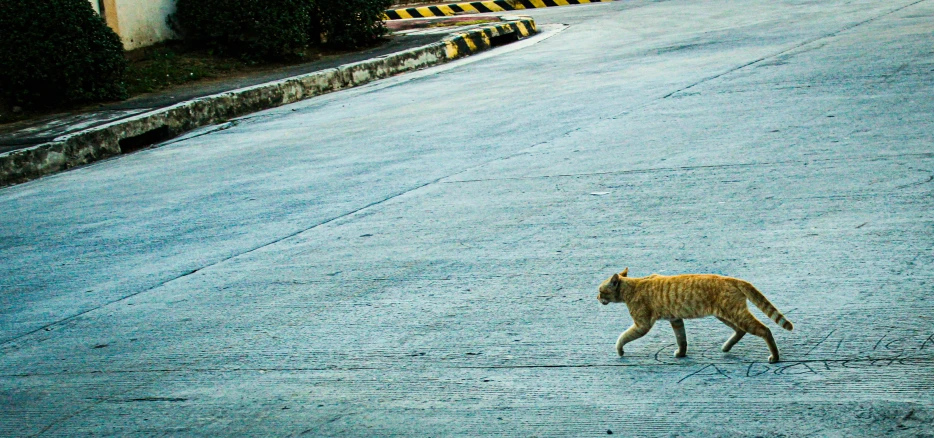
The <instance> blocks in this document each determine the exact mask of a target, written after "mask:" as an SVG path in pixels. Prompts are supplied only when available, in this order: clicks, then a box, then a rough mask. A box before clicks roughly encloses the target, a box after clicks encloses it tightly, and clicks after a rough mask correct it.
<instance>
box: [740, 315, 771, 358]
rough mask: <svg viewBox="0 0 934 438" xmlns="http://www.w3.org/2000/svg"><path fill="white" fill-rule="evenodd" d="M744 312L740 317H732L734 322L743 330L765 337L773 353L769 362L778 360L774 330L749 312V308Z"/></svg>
mask: <svg viewBox="0 0 934 438" xmlns="http://www.w3.org/2000/svg"><path fill="white" fill-rule="evenodd" d="M744 313H745V314H744V315H739V317H738V318H735V319H733V318H731V319H732V322H733V323H734V324H736V326H737V327H739V328H740V329H742V330H743V331H746V332H749V333H752V334H753V335H756V336H758V337H760V338H762V339H765V343H766V344H767V345H768V346H769V353H771V356H769V363H775V362H778V361H779V358H778V346H777V345H775V338H773V337H772V331H771V330H769V328H768V327H766V326H765V324H762V321H759V320H758V319H756V317H755V316H753V314H752V313H749V310H745V312H744Z"/></svg>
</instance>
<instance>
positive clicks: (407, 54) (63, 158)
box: [0, 17, 537, 187]
mask: <svg viewBox="0 0 934 438" xmlns="http://www.w3.org/2000/svg"><path fill="white" fill-rule="evenodd" d="M535 33H537V29H536V27H535V21H534V20H532V19H531V18H526V17H522V18H519V19H515V20H511V21H504V22H501V23H495V24H492V25H486V26H482V27H479V28H476V29H471V30H469V31H466V32H462V33H457V34H451V35H449V36H447V37H445V38H444V39H443V40H441V41H439V42H437V43H433V44H429V45H426V46H422V47H418V48H415V49H409V50H405V51H402V52H397V53H393V54H390V55H385V56H382V57H378V58H373V59H368V60H366V61H361V62H355V63H351V64H344V65H342V66H339V67H336V68H331V69H326V70H321V71H317V72H313V73H308V74H304V75H300V76H294V77H291V78H287V79H282V80H279V81H274V82H268V83H265V84H260V85H255V86H252V87H246V88H240V89H237V90H232V91H227V92H224V93H219V94H214V95H211V96H205V97H201V98H198V99H194V100H189V101H186V102H181V103H178V104H175V105H171V106H168V107H164V108H160V109H157V110H154V111H150V112H146V113H143V114H139V115H136V116H132V117H128V118H126V119H121V120H118V121H115V122H111V123H107V124H104V125H101V126H97V127H94V128H90V129H86V130H83V131H79V132H75V133H70V134H66V135H62V136H60V137H57V138H55V139H54V140H52V141H50V142H47V143H42V144H39V145H35V146H30V147H28V148H25V149H19V150H15V151H9V152H5V153H3V154H0V187H5V186H10V185H13V184H19V183H23V182H26V181H29V180H33V179H36V178H39V177H41V176H45V175H49V174H52V173H56V172H60V171H64V170H67V169H70V168H73V167H76V166H81V165H85V164H89V163H93V162H95V161H98V160H102V159H105V158H109V157H112V156H116V155H120V154H122V153H128V152H132V151H135V150H138V149H141V148H143V147H146V146H149V145H152V144H155V143H159V142H162V141H165V140H168V139H170V138H173V137H176V136H178V135H180V134H182V133H184V132H186V131H190V130H193V129H195V128H198V127H201V126H205V125H211V124H216V123H221V122H224V121H227V120H229V119H231V118H235V117H240V116H243V115H245V114H249V113H253V112H257V111H262V110H265V109H269V108H274V107H277V106H281V105H287V104H290V103H294V102H298V101H300V100H304V99H308V98H311V97H315V96H319V95H322V94H326V93H330V92H332V91H337V90H342V89H345V88H351V87H355V86H358V85H363V84H366V83H368V82H372V81H375V80H378V79H383V78H387V77H390V76H394V75H397V74H400V73H405V72H409V71H413V70H418V69H421V68H426V67H431V66H434V65H438V64H443V63H446V62H448V61H453V60H455V59H458V58H462V57H465V56H469V55H471V54H474V53H478V52H481V51H484V50H487V49H489V48H491V47H496V46H500V45H503V44H507V43H510V42H513V41H517V40H519V39H522V38H525V37H528V36H529V35H533V34H535Z"/></svg>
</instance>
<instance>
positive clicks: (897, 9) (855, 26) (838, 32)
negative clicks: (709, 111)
mask: <svg viewBox="0 0 934 438" xmlns="http://www.w3.org/2000/svg"><path fill="white" fill-rule="evenodd" d="M925 1H927V0H916V1H913V2H911V3H908V4H907V5H903V6H899V7H897V8H895V9H891V10H889V11H886V12H883V13H881V14H879V15H876V16H874V17H870V18H867V19H865V20H863V21H860V22H857V23H853V24H850V25H847V26H844V27H842V28H840V29H837V30H835V31H833V32H830V33H827V34H824V35H821V36H818V37H814V38H811V39H809V40H806V41H804V42H801V43H798V44H795V45H794V46H791V47H789V48H787V49H785V50H782V51H780V52H778V53H773V54H771V55H768V56H763V57H761V58H758V59H756V60H753V61H750V62H747V63H745V64H742V65H739V66H736V67H733V68H731V69H729V70H727V71H725V72H722V73H718V74H716V75H713V76H710V77H707V78H704V79H701V80H699V81H697V82H695V83H693V84H690V85H688V86H686V87H683V88H680V89H678V90H675V91H672V92H671V93H668V94H666V95H664V96H662V99H667V98H669V97H671V96H673V95H675V94H678V93H680V92H682V91H685V90H688V89H690V88H693V87H696V86H698V85H700V84H703V83H705V82H710V81H712V80H714V79H717V78H719V77H722V76H726V75H728V74H730V73H733V72H735V71H738V70H742V69H744V68H746V67H749V66H751V65H755V64H758V63H760V62H762V61H765V60H767V59H772V58H775V57H777V56H781V55H784V54H786V53H788V52H791V51H793V50H797V49H799V48H801V47H804V46H806V45H808V44H811V43H814V42H817V41H820V40H823V39H827V38H833V37H835V36H837V35H839V34H841V33H844V32H846V31H848V30H851V29H854V28H857V27H859V26H862V25H864V24H868V23H871V22H873V21H876V20H878V19H880V18H883V17H886V16H889V15H892V14H894V13H896V12H898V11H901V10H902V9H905V8H908V7H911V6H914V5H916V4H918V3H922V2H925Z"/></svg>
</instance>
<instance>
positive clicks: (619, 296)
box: [597, 268, 629, 305]
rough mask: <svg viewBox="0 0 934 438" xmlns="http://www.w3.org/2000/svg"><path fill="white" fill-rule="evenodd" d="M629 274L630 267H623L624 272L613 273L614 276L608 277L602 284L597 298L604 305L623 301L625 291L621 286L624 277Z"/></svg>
mask: <svg viewBox="0 0 934 438" xmlns="http://www.w3.org/2000/svg"><path fill="white" fill-rule="evenodd" d="M627 274H629V268H626V269H623V272H620V273H618V274H613V276H611V277H610V278H607V279H606V281H604V282H603V284H601V285H600V293H599V294H597V299H598V300H600V302H601V303H603V305H607V304H610V303H621V302H622V301H623V293H622V291H621V290H620V287H619V286H620V284H621V283H622V282H623V280H622V278H623V277H625V276H626V275H627Z"/></svg>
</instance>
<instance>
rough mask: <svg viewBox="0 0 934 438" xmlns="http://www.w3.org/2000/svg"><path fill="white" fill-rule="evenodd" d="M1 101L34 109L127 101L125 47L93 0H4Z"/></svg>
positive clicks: (0, 15)
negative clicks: (99, 14) (124, 99)
mask: <svg viewBox="0 0 934 438" xmlns="http://www.w3.org/2000/svg"><path fill="white" fill-rule="evenodd" d="M0 29H2V30H0V33H2V36H0V99H3V100H5V101H7V102H8V103H9V104H11V105H21V106H25V107H32V108H42V107H52V106H57V105H61V104H67V103H78V102H87V101H97V100H112V99H123V98H125V97H126V90H125V89H124V85H123V81H124V77H125V74H126V68H127V62H126V58H125V57H124V55H123V45H122V44H121V42H120V37H118V36H117V34H115V33H114V32H113V31H112V30H111V29H110V28H109V27H107V25H106V24H105V23H104V21H103V20H102V19H101V17H99V16H98V15H97V14H96V13H95V12H94V10H93V9H91V4H90V2H88V0H42V1H37V0H0Z"/></svg>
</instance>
